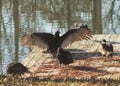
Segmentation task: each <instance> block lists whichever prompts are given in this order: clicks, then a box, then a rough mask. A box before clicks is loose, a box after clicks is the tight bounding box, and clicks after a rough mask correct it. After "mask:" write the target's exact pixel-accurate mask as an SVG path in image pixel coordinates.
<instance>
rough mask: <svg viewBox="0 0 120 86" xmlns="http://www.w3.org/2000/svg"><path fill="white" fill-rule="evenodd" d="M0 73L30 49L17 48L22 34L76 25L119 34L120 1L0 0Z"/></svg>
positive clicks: (62, 32) (51, 30) (64, 29)
mask: <svg viewBox="0 0 120 86" xmlns="http://www.w3.org/2000/svg"><path fill="white" fill-rule="evenodd" d="M0 11H1V12H0V22H1V23H0V26H1V27H0V73H4V74H5V73H6V72H5V70H6V65H7V64H8V63H11V62H21V61H23V60H24V58H25V57H26V56H27V55H28V54H29V52H30V49H29V48H28V47H24V46H22V45H21V37H22V36H23V35H24V34H26V33H32V32H48V33H53V34H54V33H55V31H57V30H60V32H61V34H64V33H65V32H66V31H68V30H69V29H72V28H74V27H75V25H76V24H77V23H84V24H87V25H88V27H89V28H90V29H91V30H92V31H93V32H94V34H120V24H119V23H120V0H97V2H96V0H29V1H28V0H13V1H12V0H0Z"/></svg>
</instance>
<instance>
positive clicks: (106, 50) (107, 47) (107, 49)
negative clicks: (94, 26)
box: [101, 39, 113, 58]
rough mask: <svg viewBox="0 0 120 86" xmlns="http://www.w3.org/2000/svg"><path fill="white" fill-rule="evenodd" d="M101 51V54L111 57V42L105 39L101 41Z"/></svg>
mask: <svg viewBox="0 0 120 86" xmlns="http://www.w3.org/2000/svg"><path fill="white" fill-rule="evenodd" d="M101 48H102V50H101V53H102V55H103V56H107V57H111V58H112V56H113V45H112V43H111V42H106V40H105V39H103V40H102V41H101Z"/></svg>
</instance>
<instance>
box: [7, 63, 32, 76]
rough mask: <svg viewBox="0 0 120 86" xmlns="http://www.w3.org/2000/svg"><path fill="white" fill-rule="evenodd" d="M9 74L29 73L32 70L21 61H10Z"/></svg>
mask: <svg viewBox="0 0 120 86" xmlns="http://www.w3.org/2000/svg"><path fill="white" fill-rule="evenodd" d="M6 71H7V74H12V75H13V76H15V75H20V76H21V75H22V74H24V73H29V72H30V71H29V70H28V68H27V67H25V66H24V65H23V64H21V63H10V64H8V65H7V68H6Z"/></svg>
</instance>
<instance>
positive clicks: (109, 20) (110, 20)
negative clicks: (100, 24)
mask: <svg viewBox="0 0 120 86" xmlns="http://www.w3.org/2000/svg"><path fill="white" fill-rule="evenodd" d="M114 6H115V0H113V1H112V2H111V6H110V10H109V12H108V13H107V15H106V17H107V19H106V20H105V28H106V29H108V31H109V28H110V26H111V29H112V30H113V32H114V33H115V34H116V31H115V27H114V26H113V25H114V18H113V15H114ZM115 26H116V25H115Z"/></svg>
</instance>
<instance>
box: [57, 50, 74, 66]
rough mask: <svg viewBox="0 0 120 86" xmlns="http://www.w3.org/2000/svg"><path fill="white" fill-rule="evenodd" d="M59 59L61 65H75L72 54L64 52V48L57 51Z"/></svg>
mask: <svg viewBox="0 0 120 86" xmlns="http://www.w3.org/2000/svg"><path fill="white" fill-rule="evenodd" d="M56 57H57V59H58V61H59V63H60V64H64V65H68V64H70V63H73V58H72V54H71V53H70V52H68V51H65V50H63V49H62V48H58V49H57V56H56Z"/></svg>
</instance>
